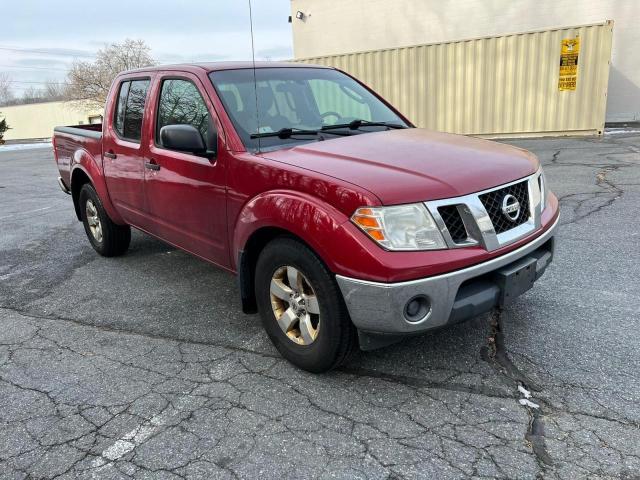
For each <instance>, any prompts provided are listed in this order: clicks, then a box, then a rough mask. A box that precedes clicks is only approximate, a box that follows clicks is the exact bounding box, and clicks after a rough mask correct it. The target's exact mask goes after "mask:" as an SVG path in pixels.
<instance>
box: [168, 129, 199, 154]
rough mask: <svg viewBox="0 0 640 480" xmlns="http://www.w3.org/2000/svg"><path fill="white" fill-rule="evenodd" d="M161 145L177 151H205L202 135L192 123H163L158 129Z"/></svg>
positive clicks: (196, 152) (197, 152)
mask: <svg viewBox="0 0 640 480" xmlns="http://www.w3.org/2000/svg"><path fill="white" fill-rule="evenodd" d="M160 142H161V144H162V146H163V147H165V148H168V149H170V150H177V151H179V152H189V153H195V154H196V155H203V154H205V153H206V152H207V147H206V145H205V144H204V140H203V139H202V135H200V132H199V131H198V129H197V128H196V127H194V126H193V125H165V126H164V127H162V128H161V129H160Z"/></svg>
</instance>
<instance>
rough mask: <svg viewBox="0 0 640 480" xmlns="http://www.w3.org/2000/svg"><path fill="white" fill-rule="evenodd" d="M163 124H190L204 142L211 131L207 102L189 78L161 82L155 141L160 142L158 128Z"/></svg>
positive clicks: (206, 141)
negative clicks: (198, 132)
mask: <svg viewBox="0 0 640 480" xmlns="http://www.w3.org/2000/svg"><path fill="white" fill-rule="evenodd" d="M165 125H192V126H194V127H195V128H196V129H197V130H199V131H200V134H201V135H202V139H203V140H204V141H205V144H209V143H208V139H209V135H210V134H211V133H212V129H213V128H212V125H211V119H210V116H209V110H208V109H207V104H206V103H205V102H204V99H203V98H202V95H200V92H199V91H198V88H197V87H196V86H195V85H194V84H193V83H192V82H190V81H189V80H182V79H169V80H164V81H163V82H162V89H161V91H160V101H159V103H158V120H157V125H156V141H157V142H158V143H160V142H161V139H160V129H161V128H162V127H164V126H165Z"/></svg>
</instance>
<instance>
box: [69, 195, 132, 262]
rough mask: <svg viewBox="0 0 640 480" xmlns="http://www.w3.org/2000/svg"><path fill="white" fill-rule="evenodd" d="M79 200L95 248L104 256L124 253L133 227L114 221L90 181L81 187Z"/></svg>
mask: <svg viewBox="0 0 640 480" xmlns="http://www.w3.org/2000/svg"><path fill="white" fill-rule="evenodd" d="M78 202H79V203H80V217H81V218H82V224H83V225H84V231H85V233H86V234H87V237H88V238H89V242H91V246H92V247H93V249H94V250H95V251H96V252H98V253H99V254H100V255H102V256H103V257H117V256H119V255H123V254H124V253H125V252H126V251H127V249H128V248H129V244H130V243H131V228H130V227H129V226H128V225H117V224H115V223H113V221H112V220H111V219H110V218H109V216H108V215H107V212H106V211H105V210H104V207H103V206H102V202H101V201H100V197H98V194H97V192H96V191H95V189H94V188H93V185H91V184H90V183H85V184H84V185H83V186H82V188H81V189H80V195H79V196H78Z"/></svg>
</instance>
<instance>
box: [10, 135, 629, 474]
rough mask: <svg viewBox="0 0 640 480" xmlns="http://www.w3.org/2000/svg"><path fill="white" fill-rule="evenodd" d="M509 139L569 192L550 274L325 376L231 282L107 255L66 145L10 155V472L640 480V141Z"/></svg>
mask: <svg viewBox="0 0 640 480" xmlns="http://www.w3.org/2000/svg"><path fill="white" fill-rule="evenodd" d="M509 143H512V144H515V145H518V146H521V147H523V148H527V149H529V150H531V151H533V152H534V153H536V154H537V155H538V156H539V157H540V159H541V160H542V162H543V164H544V166H545V171H546V174H547V181H548V184H549V186H550V188H551V189H552V190H553V191H554V192H555V193H556V194H557V195H558V196H559V198H560V199H561V205H562V218H561V225H560V227H559V230H558V234H557V249H556V258H555V260H554V263H553V264H552V265H551V266H550V267H549V269H548V270H547V272H546V273H545V275H544V276H543V277H542V279H541V280H540V281H539V282H538V283H537V284H536V286H535V287H534V288H533V289H532V290H531V291H529V292H527V293H526V294H525V295H523V296H522V297H521V298H520V299H519V300H518V301H517V302H516V303H515V304H514V305H512V306H510V307H509V308H507V309H506V310H505V311H504V312H503V313H502V314H501V315H498V316H495V317H491V318H489V316H484V317H481V318H478V319H475V320H472V321H470V322H467V323H463V324H460V325H455V326H453V327H451V328H448V329H444V330H439V331H435V332H431V333H428V334H426V335H423V336H420V337H415V338H408V339H406V340H404V341H403V342H402V343H400V344H397V345H393V346H390V347H387V348H385V349H383V350H379V351H375V352H370V353H358V354H357V355H356V356H355V357H354V358H353V360H352V361H351V362H350V363H349V364H347V365H346V366H345V367H344V368H342V369H341V370H339V371H335V372H331V373H329V374H325V375H312V374H308V373H305V372H301V371H299V370H297V369H295V368H294V367H292V366H291V365H289V364H288V363H287V362H285V361H284V360H282V359H281V358H280V357H279V356H278V354H277V352H276V351H275V349H274V348H273V347H272V346H271V344H270V343H269V341H268V339H267V337H266V335H265V334H264V333H263V331H262V328H261V326H260V322H259V319H258V317H257V316H250V315H243V314H242V313H240V307H239V302H238V298H237V292H236V285H235V281H234V278H233V277H232V276H231V275H229V274H227V273H225V272H222V271H220V270H217V269H215V268H213V267H211V266H209V265H208V264H206V263H203V262H202V261H200V260H198V259H196V258H193V257H190V256H189V255H187V254H184V253H182V252H180V251H178V250H175V249H173V248H171V247H168V246H167V245H164V244H162V243H161V242H159V241H157V240H154V239H152V238H150V237H147V236H144V235H142V234H140V233H134V235H133V240H132V245H131V249H130V251H129V253H128V254H127V255H126V256H124V257H121V258H117V259H105V258H101V257H99V256H97V255H96V254H95V253H94V251H93V250H92V249H91V247H90V245H89V243H88V241H87V240H86V237H85V234H84V231H83V229H82V225H81V224H80V223H79V222H77V221H76V220H75V217H74V213H73V208H72V205H71V199H70V197H68V196H66V195H64V194H63V193H62V192H60V191H59V189H58V187H57V185H56V182H55V177H56V169H55V165H54V163H53V157H52V153H51V149H50V148H46V147H44V148H37V149H32V150H23V151H15V152H6V151H5V152H3V151H2V150H1V149H0V221H1V223H0V225H1V226H0V229H1V230H0V478H2V479H5V478H7V479H14V478H15V479H22V478H67V479H70V478H74V479H75V478H87V479H95V478H98V479H103V478H105V479H119V478H167V479H173V478H203V479H208V478H296V479H301V478H363V479H368V478H438V479H446V478H471V477H473V478H532V479H535V478H550V479H555V478H558V479H576V478H622V479H627V480H631V479H638V478H640V476H639V474H640V378H639V377H640V348H639V347H640V340H639V339H640V336H639V335H638V327H639V326H640V325H639V324H640V290H639V289H638V287H637V285H638V280H637V279H638V272H639V267H640V254H639V253H638V245H639V241H640V222H638V217H637V215H638V214H637V211H638V205H640V135H637V134H635V135H634V134H622V135H606V136H605V137H604V138H602V139H596V138H585V139H579V138H563V139H537V140H519V141H511V142H509ZM519 385H520V386H521V387H522V390H520V391H519V390H518V386H519ZM523 390H524V391H526V392H530V397H529V398H525V396H524V394H523V393H522V391H523ZM525 399H526V400H527V401H529V402H531V403H532V404H533V405H535V406H536V407H537V408H534V407H532V406H527V405H528V404H526V402H524V403H525V405H522V404H521V402H522V401H523V400H525Z"/></svg>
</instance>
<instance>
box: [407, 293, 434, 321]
mask: <svg viewBox="0 0 640 480" xmlns="http://www.w3.org/2000/svg"><path fill="white" fill-rule="evenodd" d="M430 310H431V302H429V299H428V298H427V297H425V296H424V295H416V296H415V297H412V298H411V299H409V301H408V302H407V303H406V304H405V306H404V318H405V319H406V320H407V321H408V322H413V323H415V322H419V321H420V320H423V319H424V318H425V317H426V316H427V315H428V314H429V311H430Z"/></svg>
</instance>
